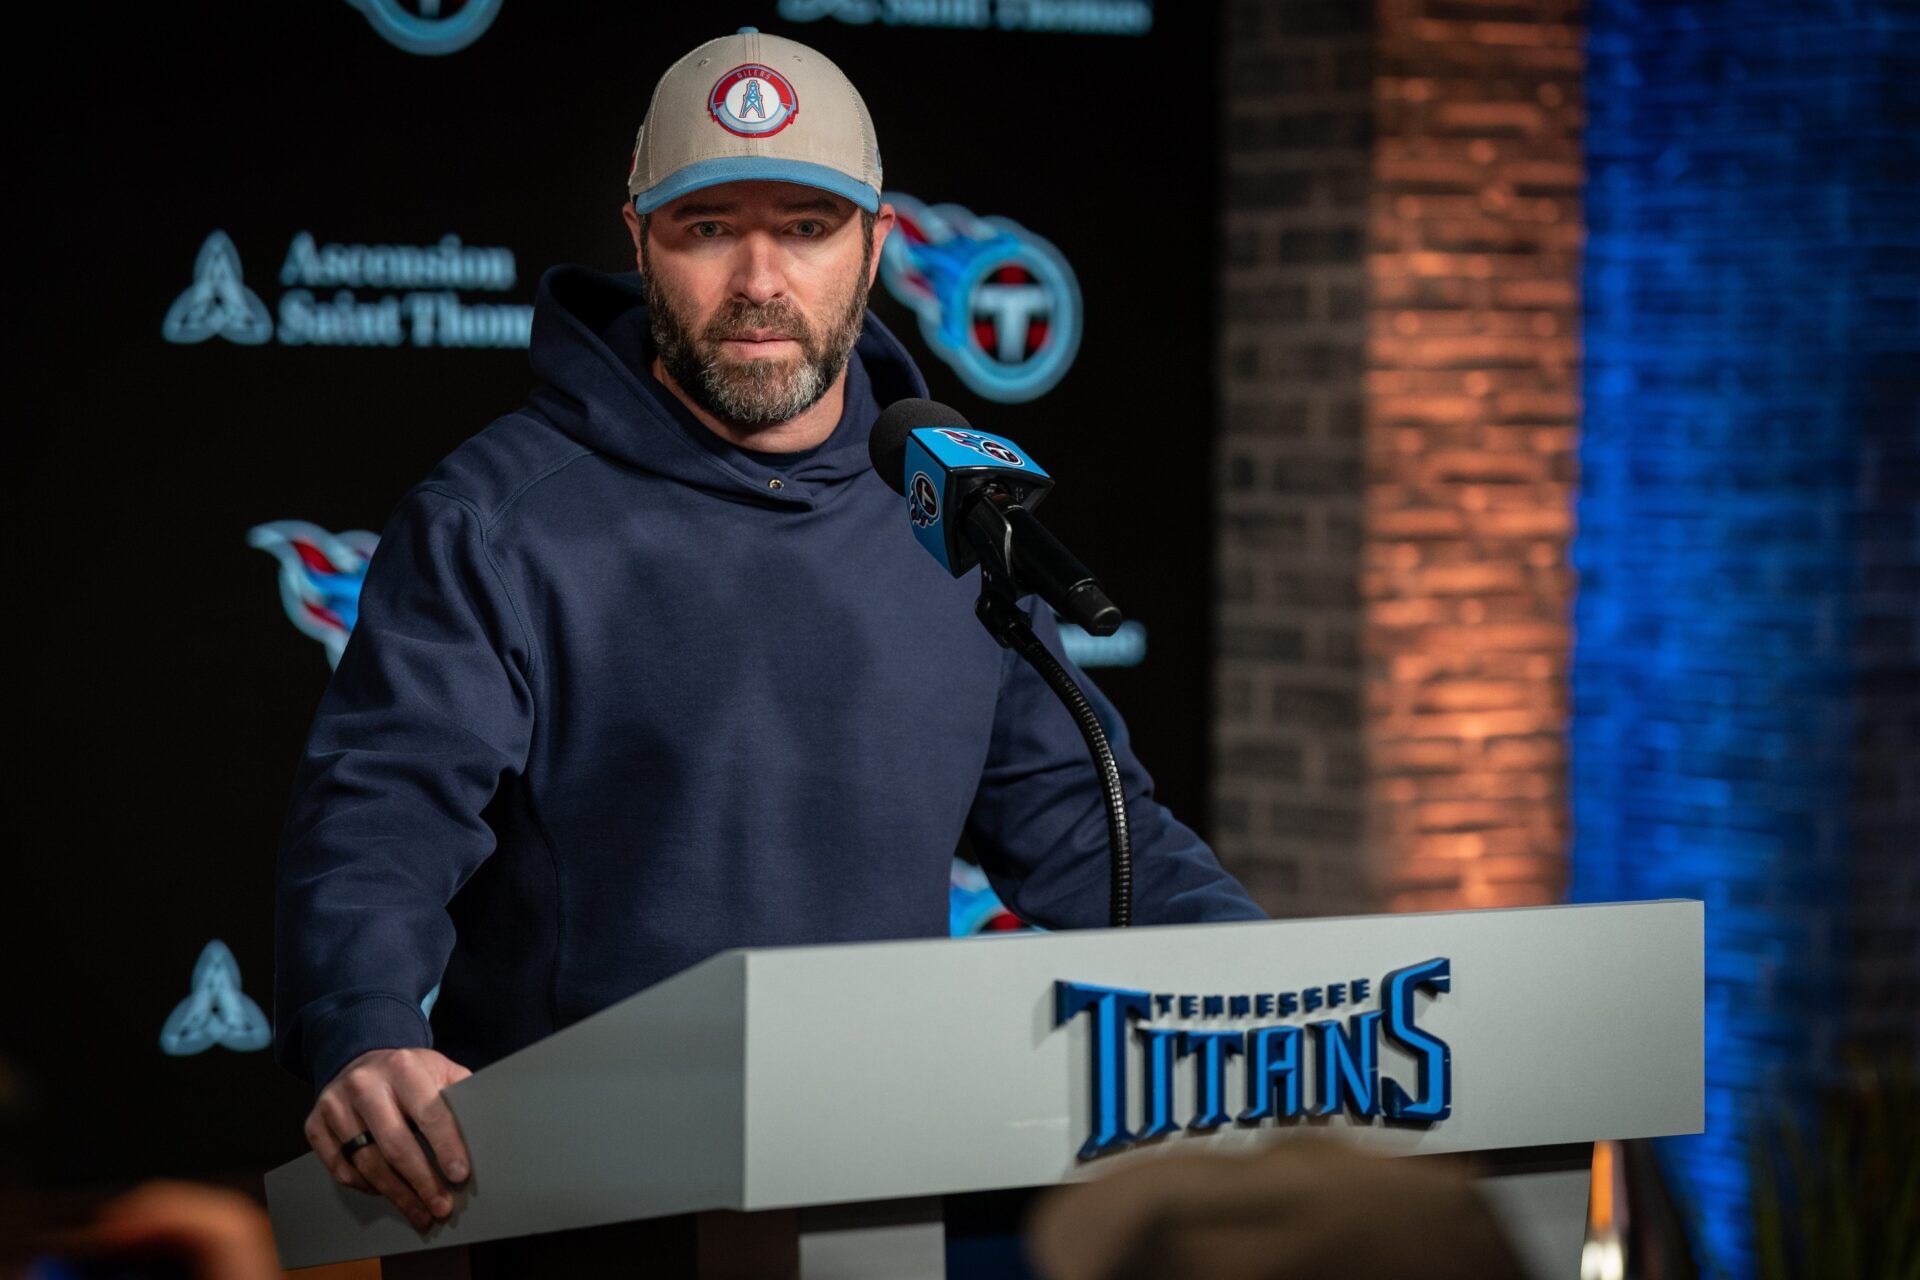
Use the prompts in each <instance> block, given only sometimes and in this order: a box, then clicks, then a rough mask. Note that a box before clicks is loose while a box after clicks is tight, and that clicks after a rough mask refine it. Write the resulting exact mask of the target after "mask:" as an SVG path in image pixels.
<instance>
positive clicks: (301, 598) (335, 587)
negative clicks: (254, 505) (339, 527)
mask: <svg viewBox="0 0 1920 1280" xmlns="http://www.w3.org/2000/svg"><path fill="white" fill-rule="evenodd" d="M379 543H380V538H379V535H377V534H372V533H368V532H367V531H366V530H365V529H352V530H349V531H347V532H346V533H341V534H333V533H328V532H327V531H326V530H325V529H322V528H321V527H320V526H319V525H317V524H308V523H307V522H306V521H305V520H275V521H273V522H272V523H270V524H263V525H256V526H254V527H253V528H251V529H249V530H247V545H248V546H250V547H258V548H260V549H261V550H262V551H268V552H271V553H273V557H274V559H276V560H278V561H279V562H280V604H281V606H282V607H283V608H284V609H286V611H287V617H288V619H290V620H291V621H292V623H293V625H294V626H296V627H298V628H299V629H300V630H301V632H302V633H303V634H305V635H309V636H312V637H313V638H314V639H315V640H318V641H319V642H320V643H321V644H322V645H324V646H325V647H326V650H327V662H328V664H329V665H332V666H336V667H337V666H339V665H340V654H341V652H342V651H343V650H344V649H346V647H347V636H348V635H349V634H350V633H351V632H352V631H353V624H354V622H355V621H356V620H357V619H358V618H359V616H360V583H361V581H362V580H363V579H364V578H365V577H366V576H367V561H368V560H371V559H372V558H373V549H374V547H376V546H378V545H379Z"/></svg>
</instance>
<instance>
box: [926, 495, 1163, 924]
mask: <svg viewBox="0 0 1920 1280" xmlns="http://www.w3.org/2000/svg"><path fill="white" fill-rule="evenodd" d="M1020 517H1025V518H1026V519H1027V520H1029V521H1031V520H1032V516H1031V515H1030V514H1029V513H1028V512H1027V511H1026V509H1025V508H1023V507H1021V506H1020V505H1019V504H1018V503H1016V502H1014V500H1013V497H1012V495H1010V494H1009V493H1008V492H1007V491H1006V490H1005V489H1003V488H1001V487H1000V486H999V485H988V486H986V487H985V488H984V489H982V490H981V491H980V492H979V493H978V494H976V495H974V497H973V498H972V500H971V501H970V502H969V503H968V505H967V512H966V516H965V526H964V528H965V531H966V537H967V541H968V542H970V543H972V544H973V548H974V550H975V551H977V552H979V554H980V598H979V599H978V600H977V601H975V602H974V606H973V611H974V614H975V616H976V617H978V618H979V619H980V622H981V625H983V626H985V627H986V629H987V634H989V635H991V636H992V637H993V638H994V640H995V641H997V642H998V643H999V645H1000V646H1001V647H1002V648H1004V649H1011V650H1013V651H1014V652H1015V653H1017V654H1019V655H1020V656H1021V657H1022V658H1024V659H1025V660H1026V661H1027V663H1028V665H1030V666H1032V667H1033V669H1034V670H1035V671H1037V672H1039V673H1040V678H1041V679H1042V680H1045V681H1046V682H1047V686H1048V687H1049V688H1050V689H1052V690H1053V691H1054V693H1055V694H1056V695H1057V696H1058V697H1059V699H1060V701H1061V702H1062V703H1064V704H1065V706H1066V708H1067V710H1068V712H1070V713H1071V714H1072V716H1073V722H1074V724H1075V725H1076V726H1078V728H1079V730H1080V736H1081V737H1082V738H1084V739H1086V743H1087V750H1088V752H1090V753H1091V754H1092V756H1093V767H1094V771H1095V772H1096V773H1098V774H1099V776H1100V791H1101V795H1102V797H1103V798H1104V799H1105V801H1106V806H1107V851H1108V859H1109V862H1108V876H1107V923H1108V924H1109V925H1110V926H1111V927H1113V928H1115V929H1124V928H1126V927H1128V926H1129V925H1131V924H1132V923H1133V829H1132V827H1131V825H1130V824H1129V823H1128V821H1127V795H1126V790H1125V788H1124V787H1123V786H1122V785H1121V781H1120V766H1119V764H1117V763H1116V762H1115V761H1114V758H1113V747H1112V745H1111V744H1110V743H1108V741H1107V731H1106V729H1104V728H1103V727H1101V724H1100V717H1099V716H1098V715H1096V714H1095V713H1094V710H1093V704H1092V703H1091V702H1088V701H1087V695H1086V694H1085V693H1084V692H1082V690H1081V688H1080V686H1079V685H1078V684H1076V683H1074V679H1073V677H1072V676H1070V675H1068V674H1067V669H1066V668H1065V667H1063V666H1061V665H1060V663H1059V661H1058V660H1057V659H1056V658H1055V657H1054V656H1053V654H1052V653H1050V652H1049V651H1048V649H1047V646H1046V645H1044V644H1042V643H1040V637H1039V636H1036V635H1035V634H1034V633H1033V628H1032V627H1031V626H1029V625H1027V615H1026V614H1025V612H1023V611H1022V610H1021V608H1020V606H1019V604H1018V603H1017V599H1018V591H1017V587H1016V579H1015V576H1014V571H1013V566H1014V565H1016V564H1017V565H1018V566H1019V567H1020V569H1021V570H1022V571H1024V573H1025V575H1026V576H1027V577H1037V576H1040V575H1050V576H1051V578H1052V579H1053V580H1055V581H1060V582H1061V585H1062V586H1063V587H1066V588H1067V589H1068V590H1070V591H1078V590H1079V589H1080V588H1081V586H1082V585H1083V584H1091V585H1092V589H1093V592H1094V594H1095V595H1096V596H1097V597H1098V598H1097V600H1085V598H1084V597H1082V599H1083V600H1085V603H1086V604H1087V606H1088V607H1089V609H1090V610H1091V611H1092V613H1093V614H1094V616H1098V617H1100V618H1101V619H1102V620H1103V621H1106V626H1105V629H1104V630H1103V631H1100V632H1098V633H1097V634H1102V635H1105V634H1110V633H1111V632H1112V631H1113V629H1114V628H1115V627H1117V626H1119V625H1120V611H1119V610H1118V609H1116V608H1114V606H1113V604H1112V602H1111V601H1109V600H1107V598H1106V597H1105V596H1104V595H1100V594H1099V591H1100V587H1099V584H1098V583H1096V582H1094V581H1093V575H1091V574H1089V573H1088V572H1087V571H1086V569H1084V568H1083V567H1081V565H1080V563H1079V561H1077V560H1075V559H1074V558H1073V556H1072V555H1071V554H1070V553H1068V551H1067V549H1066V548H1065V547H1063V546H1061V545H1060V544H1059V543H1058V542H1057V541H1054V540H1053V539H1052V538H1051V537H1050V536H1049V537H1048V538H1047V542H1048V543H1051V545H1052V547H1053V548H1056V549H1057V550H1058V556H1057V557H1053V556H1041V557H1034V556H1031V555H1029V556H1022V557H1019V558H1018V559H1016V558H1015V556H1014V554H1013V528H1012V524H1011V520H1017V519H1019V518H1020ZM1032 527H1033V529H1035V530H1037V531H1039V532H1041V533H1043V534H1044V533H1045V530H1042V529H1040V527H1039V525H1038V524H1037V523H1036V524H1033V526H1032ZM1026 545H1027V546H1029V547H1031V546H1033V545H1034V544H1033V543H1031V542H1028V543H1027V544H1026ZM1042 545H1045V544H1042ZM1063 579H1064V581H1062V580H1063ZM1102 606H1104V608H1102ZM1108 613H1110V614H1111V620H1110V621H1108V620H1107V618H1106V615H1107V614H1108ZM1076 621H1078V619H1076ZM1082 625H1085V624H1084V623H1082ZM1087 629H1088V630H1089V631H1092V630H1094V628H1093V627H1088V628H1087Z"/></svg>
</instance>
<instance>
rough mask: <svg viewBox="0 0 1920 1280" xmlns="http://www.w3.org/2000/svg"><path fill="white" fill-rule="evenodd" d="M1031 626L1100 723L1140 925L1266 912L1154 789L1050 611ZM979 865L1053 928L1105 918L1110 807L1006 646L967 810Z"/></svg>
mask: <svg viewBox="0 0 1920 1280" xmlns="http://www.w3.org/2000/svg"><path fill="white" fill-rule="evenodd" d="M1026 611H1027V616H1028V618H1029V620H1030V621H1031V622H1032V624H1033V629H1034V632H1035V634H1037V635H1038V636H1039V637H1040V640H1041V642H1042V643H1043V644H1045V645H1046V646H1047V648H1048V650H1049V651H1051V652H1052V654H1053V656H1054V657H1055V658H1057V659H1059V660H1060V662H1061V663H1062V664H1063V665H1064V666H1065V667H1066V668H1067V671H1068V672H1069V673H1070V674H1071V675H1072V676H1073V678H1074V681H1075V682H1076V683H1077V684H1078V685H1079V686H1080V688H1081V689H1082V690H1083V691H1085V693H1086V695H1087V700H1088V701H1089V702H1091V703H1092V704H1093V708H1094V712H1095V714H1096V715H1098V716H1099V718H1100V723H1101V726H1102V727H1103V728H1105V729H1106V731H1107V739H1108V742H1109V745H1111V746H1112V748H1113V756H1114V760H1115V762H1116V763H1117V764H1118V765H1119V766H1120V780H1121V783H1122V785H1123V787H1124V788H1125V791H1126V797H1127V816H1128V818H1129V819H1130V821H1131V824H1132V832H1133V919H1134V923H1136V924H1185V923H1192V922H1197V921H1205V920H1264V919H1266V918H1267V915H1266V913H1265V912H1264V911H1262V910H1261V909H1260V908H1259V907H1258V906H1256V905H1254V902H1253V900H1252V899H1251V898H1249V897H1248V896H1247V892H1246V890H1245V889H1243V888H1242V887H1241V886H1240V882H1239V881H1237V880H1235V879H1234V878H1233V877H1232V876H1230V875H1228V874H1227V873H1226V871H1225V870H1223V869H1222V868H1221V866H1220V863H1219V861H1218V860H1217V859H1216V858H1215V857H1214V856H1213V851H1212V850H1211V849H1209V848H1207V846H1206V844H1205V843H1204V842H1203V841H1202V840H1201V839H1200V837H1199V836H1198V835H1197V834H1195V833H1194V831H1193V830H1192V829H1191V828H1189V827H1188V826H1186V825H1185V824H1184V823H1182V822H1180V821H1179V820H1178V819H1176V818H1175V817H1174V816H1173V815H1172V814H1171V813H1169V812H1167V810H1166V809H1165V808H1163V807H1162V806H1161V805H1160V804H1159V802H1157V801H1156V800H1154V798H1153V779H1152V778H1151V777H1149V776H1148V775H1147V771H1146V769H1145V768H1144V767H1142V765H1141V764H1140V761H1139V760H1138V759H1137V758H1136V757H1135V756H1134V754H1133V749H1132V747H1131V745H1130V744H1129V743H1128V740H1127V728H1126V725H1125V724H1124V723H1122V721H1121V719H1120V713H1119V712H1118V711H1117V710H1116V709H1115V708H1114V705H1113V704H1112V703H1111V702H1109V701H1108V700H1107V698H1106V696H1105V695H1104V694H1102V693H1101V692H1100V690H1099V689H1098V688H1096V687H1095V686H1094V684H1093V682H1092V681H1091V680H1089V679H1087V677H1086V676H1085V675H1084V674H1083V673H1082V672H1081V671H1080V669H1079V668H1078V667H1076V666H1074V665H1073V663H1072V662H1069V661H1068V660H1067V656H1066V652H1065V650H1064V649H1063V648H1062V647H1061V643H1060V625H1059V623H1058V622H1057V621H1056V620H1055V618H1054V616H1053V611H1052V610H1051V609H1049V608H1047V607H1046V606H1045V605H1044V604H1042V603H1040V602H1039V600H1038V599H1037V598H1036V599H1035V600H1033V601H1030V602H1029V603H1028V604H1027V606H1026ZM967 832H968V835H969V836H970V837H971V838H972V841H973V845H974V849H975V851H976V852H977V853H978V854H979V857H980V865H981V867H982V869H983V870H985V871H986V873H987V877H988V879H989V880H990V881H991V882H992V883H993V887H994V889H995V891H996V892H998V893H999V895H1000V897H1001V900H1002V901H1004V902H1005V903H1006V904H1007V906H1008V907H1009V908H1011V909H1012V911H1013V912H1014V914H1015V915H1017V916H1019V917H1020V918H1021V919H1022V920H1026V921H1028V922H1030V923H1032V924H1038V925H1041V926H1043V927H1045V928H1049V929H1089V928H1103V927H1105V925H1106V923H1107V882H1108V875H1107V870H1108V861H1109V858H1108V845H1107V810H1106V804H1105V802H1104V800H1103V799H1102V793H1101V788H1100V783H1099V777H1098V774H1097V773H1096V772H1095V770H1094V767H1093V760H1092V758H1091V757H1090V756H1089V755H1088V753H1087V745H1086V740H1085V739H1083V738H1082V737H1081V736H1080V730H1079V729H1078V727H1076V726H1075V724H1074V722H1073V716H1072V714H1071V713H1069V712H1068V711H1067V709H1066V708H1065V707H1064V706H1062V705H1061V703H1060V699H1059V698H1058V697H1057V696H1056V695H1055V694H1054V692H1053V690H1052V689H1050V688H1049V687H1048V686H1047V683H1046V681H1044V680H1042V679H1041V678H1040V674H1039V673H1038V672H1036V671H1035V670H1034V669H1033V667H1032V666H1031V665H1030V664H1028V663H1027V662H1026V661H1025V660H1024V659H1023V658H1021V657H1020V656H1019V655H1018V654H1016V653H1014V652H1013V651H1012V650H1005V651H1003V652H1002V654H1001V668H1000V700H999V705H998V707H997V709H996V710H995V713H994V725H993V744H992V746H991V747H990V748H989V750H988V754H987V764H986V768H985V769H984V770H983V771H982V773H981V777H980V790H979V792H978V793H977V794H976V795H975V797H974V801H973V809H972V811H971V813H969V815H968V818H967Z"/></svg>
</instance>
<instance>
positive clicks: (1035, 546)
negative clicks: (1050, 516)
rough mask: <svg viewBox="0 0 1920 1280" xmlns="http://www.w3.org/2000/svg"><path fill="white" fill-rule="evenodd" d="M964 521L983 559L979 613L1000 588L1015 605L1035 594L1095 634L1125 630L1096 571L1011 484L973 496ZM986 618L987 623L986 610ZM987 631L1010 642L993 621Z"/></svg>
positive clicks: (992, 486) (983, 617) (991, 486)
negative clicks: (1019, 497) (1022, 500)
mask: <svg viewBox="0 0 1920 1280" xmlns="http://www.w3.org/2000/svg"><path fill="white" fill-rule="evenodd" d="M961 519H962V521H963V526H962V527H963V530H964V532H965V535H966V539H967V542H968V543H969V544H971V545H972V547H973V549H974V552H975V553H976V554H977V555H978V556H979V557H980V599H981V603H980V604H979V605H976V611H980V610H984V609H985V607H986V604H985V602H986V600H987V597H988V596H989V594H990V593H991V592H992V591H994V590H995V589H999V590H1002V591H1004V592H1005V593H1006V594H1007V596H1008V602H1009V604H1011V602H1012V600H1014V599H1017V598H1018V597H1020V596H1022V595H1025V594H1027V593H1028V592H1033V593H1036V594H1038V595H1039V597H1040V598H1041V599H1042V600H1046V601H1048V602H1049V603H1051V604H1054V605H1055V606H1056V607H1057V608H1058V609H1059V610H1060V612H1061V613H1062V614H1063V615H1065V616H1066V619H1067V621H1069V622H1072V623H1075V624H1077V625H1078V626H1080V627H1082V628H1084V629H1085V630H1086V632H1087V633H1088V634H1089V635H1096V636H1110V635H1112V634H1113V633H1114V632H1115V631H1117V630H1119V629H1120V623H1121V621H1122V616H1121V613H1120V610H1119V608H1118V607H1117V606H1116V605H1115V604H1114V603H1113V601H1111V600H1109V599H1107V593H1106V592H1105V591H1103V590H1102V589H1101V587H1100V583H1099V582H1098V581H1097V580H1096V579H1095V578H1094V576H1093V574H1092V573H1090V572H1089V571H1088V570H1087V567H1086V566H1085V565H1083V564H1081V563H1080V562H1079V561H1078V560H1076V559H1075V558H1074V556H1073V553H1072V552H1071V551H1068V550H1067V549H1066V547H1065V546H1063V545H1062V544H1061V542H1060V540H1059V539H1058V538H1056V537H1054V536H1053V535H1052V534H1051V533H1048V532H1047V529H1046V526H1045V525H1043V524H1041V523H1040V522H1039V521H1038V520H1036V519H1034V516H1033V513H1032V512H1031V511H1028V510H1027V509H1026V508H1025V507H1023V506H1021V505H1020V503H1019V501H1018V500H1017V498H1016V497H1015V495H1014V494H1013V493H1012V492H1011V491H1009V490H1008V489H1007V488H1006V487H1005V486H1003V485H999V484H988V485H984V486H982V487H981V489H980V490H979V491H978V492H977V493H975V494H974V495H973V496H972V497H971V498H970V499H969V500H968V503H967V509H966V512H965V514H964V515H963V516H962V517H961ZM980 617H981V621H982V622H986V621H987V615H986V614H985V613H984V612H981V615H980ZM987 630H989V631H991V632H993V633H994V638H995V639H998V640H1000V643H1001V644H1003V645H1004V644H1007V641H1006V640H1004V639H1000V633H999V632H998V631H997V630H996V629H995V627H994V626H993V624H992V623H988V624H987Z"/></svg>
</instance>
